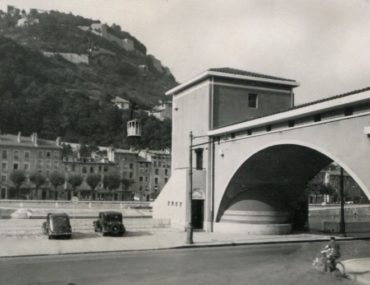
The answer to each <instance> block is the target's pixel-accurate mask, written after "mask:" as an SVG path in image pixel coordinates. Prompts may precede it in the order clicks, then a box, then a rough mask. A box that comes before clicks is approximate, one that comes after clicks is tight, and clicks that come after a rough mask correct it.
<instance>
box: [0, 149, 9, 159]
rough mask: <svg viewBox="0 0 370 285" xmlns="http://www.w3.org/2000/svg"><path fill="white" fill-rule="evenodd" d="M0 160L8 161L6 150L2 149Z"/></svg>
mask: <svg viewBox="0 0 370 285" xmlns="http://www.w3.org/2000/svg"><path fill="white" fill-rule="evenodd" d="M1 158H2V159H8V151H7V150H6V149H3V151H2V152H1Z"/></svg>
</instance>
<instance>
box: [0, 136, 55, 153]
mask: <svg viewBox="0 0 370 285" xmlns="http://www.w3.org/2000/svg"><path fill="white" fill-rule="evenodd" d="M36 140H37V144H36V143H35V142H34V141H33V138H32V135H31V136H27V137H26V136H21V135H12V134H1V135H0V146H1V145H3V146H4V145H6V146H22V147H32V148H55V149H61V148H62V147H61V146H60V145H58V142H57V140H55V141H53V140H45V139H40V138H37V137H36Z"/></svg>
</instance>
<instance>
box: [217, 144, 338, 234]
mask: <svg viewBox="0 0 370 285" xmlns="http://www.w3.org/2000/svg"><path fill="white" fill-rule="evenodd" d="M332 161H333V160H332V159H331V158H329V157H327V156H326V155H324V154H322V153H320V152H318V151H316V150H313V149H310V148H308V147H304V146H299V145H293V144H291V145H289V144H287V145H276V146H271V147H268V148H266V149H264V150H262V151H259V152H258V153H256V154H254V155H253V156H252V157H250V158H249V159H247V160H246V161H245V162H244V163H243V164H242V166H241V167H240V168H239V169H238V170H237V172H236V173H235V174H234V176H233V178H232V179H231V180H230V182H229V184H228V186H227V188H226V191H225V193H224V196H223V198H222V200H221V204H220V207H219V210H218V213H217V216H216V222H219V223H230V222H231V223H237V224H239V225H240V224H243V223H247V224H271V225H273V224H290V225H293V227H295V228H301V227H303V226H304V224H305V223H306V221H307V215H308V202H307V201H308V199H307V193H305V191H304V189H305V188H306V184H307V183H308V182H309V181H310V180H311V179H312V178H313V177H314V176H315V175H316V174H317V173H318V172H320V170H322V169H323V168H324V167H326V166H328V165H329V164H330V163H331V162H332Z"/></svg>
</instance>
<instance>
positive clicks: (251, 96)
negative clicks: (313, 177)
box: [248, 94, 258, 108]
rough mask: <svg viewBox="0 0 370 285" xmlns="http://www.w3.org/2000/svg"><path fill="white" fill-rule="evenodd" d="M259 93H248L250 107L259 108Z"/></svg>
mask: <svg viewBox="0 0 370 285" xmlns="http://www.w3.org/2000/svg"><path fill="white" fill-rule="evenodd" d="M257 99H258V96H257V94H248V107H249V108H257Z"/></svg>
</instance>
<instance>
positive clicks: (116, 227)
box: [93, 211, 126, 236]
mask: <svg viewBox="0 0 370 285" xmlns="http://www.w3.org/2000/svg"><path fill="white" fill-rule="evenodd" d="M93 225H94V230H95V232H101V233H102V235H103V236H105V235H107V234H112V235H123V234H124V233H125V232H126V229H125V226H124V225H123V223H122V213H120V212H113V211H106V212H100V213H99V217H98V220H96V221H94V224H93Z"/></svg>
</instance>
